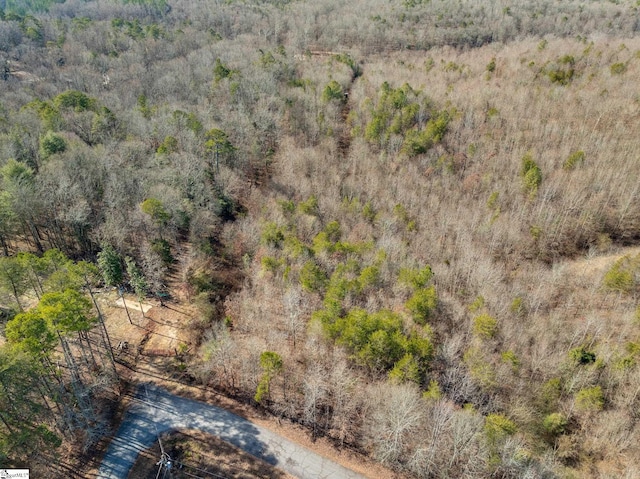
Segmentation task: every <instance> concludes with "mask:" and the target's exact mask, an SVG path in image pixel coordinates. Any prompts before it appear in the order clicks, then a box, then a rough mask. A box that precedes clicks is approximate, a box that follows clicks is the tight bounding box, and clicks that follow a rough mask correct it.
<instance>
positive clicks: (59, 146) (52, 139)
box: [40, 131, 67, 159]
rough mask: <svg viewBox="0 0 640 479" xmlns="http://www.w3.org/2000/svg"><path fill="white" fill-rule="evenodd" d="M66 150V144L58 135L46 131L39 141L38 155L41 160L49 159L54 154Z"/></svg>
mask: <svg viewBox="0 0 640 479" xmlns="http://www.w3.org/2000/svg"><path fill="white" fill-rule="evenodd" d="M66 149H67V142H66V141H65V140H64V138H62V137H61V136H60V135H56V134H55V133H54V132H52V131H48V132H47V134H46V135H44V136H43V137H42V138H41V139H40V155H41V156H42V157H43V158H45V159H46V158H49V157H50V156H51V155H54V154H56V153H62V152H64V151H65V150H66Z"/></svg>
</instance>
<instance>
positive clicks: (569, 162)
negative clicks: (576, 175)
mask: <svg viewBox="0 0 640 479" xmlns="http://www.w3.org/2000/svg"><path fill="white" fill-rule="evenodd" d="M582 163H584V151H582V150H579V151H574V152H573V153H571V154H570V155H569V157H568V158H567V159H566V160H565V162H564V163H563V164H562V168H564V169H565V170H573V169H574V168H575V167H577V166H578V165H581V164H582Z"/></svg>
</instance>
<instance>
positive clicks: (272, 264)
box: [260, 256, 283, 273]
mask: <svg viewBox="0 0 640 479" xmlns="http://www.w3.org/2000/svg"><path fill="white" fill-rule="evenodd" d="M260 263H261V264H262V269H263V271H269V272H271V273H275V272H276V270H277V269H278V268H280V266H282V264H283V261H282V260H279V259H277V258H274V257H273V256H263V257H262V259H261V260H260Z"/></svg>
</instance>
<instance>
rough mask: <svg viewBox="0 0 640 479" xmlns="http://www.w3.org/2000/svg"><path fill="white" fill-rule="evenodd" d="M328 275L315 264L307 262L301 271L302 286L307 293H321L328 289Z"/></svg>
mask: <svg viewBox="0 0 640 479" xmlns="http://www.w3.org/2000/svg"><path fill="white" fill-rule="evenodd" d="M327 283H328V278H327V275H326V273H325V272H324V271H323V270H322V269H321V268H320V267H319V266H318V265H317V264H316V263H315V261H311V260H310V261H307V262H306V263H305V264H304V265H303V266H302V268H301V269H300V285H301V286H302V288H303V289H304V290H305V291H309V292H320V291H323V290H324V289H325V288H326V287H327Z"/></svg>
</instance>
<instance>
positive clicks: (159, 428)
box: [98, 384, 364, 479]
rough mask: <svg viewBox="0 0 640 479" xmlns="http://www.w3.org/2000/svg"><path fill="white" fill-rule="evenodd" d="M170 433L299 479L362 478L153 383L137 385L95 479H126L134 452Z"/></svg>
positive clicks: (277, 437)
mask: <svg viewBox="0 0 640 479" xmlns="http://www.w3.org/2000/svg"><path fill="white" fill-rule="evenodd" d="M173 429H197V430H200V431H203V432H207V433H210V434H214V435H216V436H218V437H219V438H221V439H223V440H225V441H227V442H230V443H231V444H233V445H235V446H237V447H239V448H241V449H243V450H245V451H247V452H248V453H250V454H252V455H254V456H256V457H259V458H260V459H263V460H264V461H266V462H268V463H269V464H273V465H274V466H277V467H279V468H280V469H283V470H285V471H287V472H288V473H290V474H292V475H294V476H296V477H299V478H301V479H338V478H345V479H364V476H362V475H360V474H358V473H356V472H353V471H351V470H350V469H346V468H345V467H343V466H341V465H339V464H337V463H335V462H333V461H331V460H329V459H327V458H325V457H323V456H321V455H319V454H316V453H314V452H313V451H310V450H309V449H306V448H304V447H302V446H300V445H298V444H296V443H294V442H292V441H289V440H288V439H285V438H283V437H281V436H279V435H277V434H275V433H273V432H271V431H270V430H268V429H265V428H263V427H260V426H258V425H256V424H253V423H251V422H250V421H248V420H246V419H244V418H242V417H240V416H237V415H235V414H233V413H230V412H228V411H226V410H224V409H221V408H219V407H216V406H212V405H209V404H205V403H202V402H199V401H194V400H192V399H186V398H183V397H180V396H176V395H174V394H171V393H170V392H168V391H166V390H164V389H162V388H160V387H158V386H156V385H153V384H146V385H141V386H140V387H139V388H138V390H137V392H136V395H135V398H134V400H133V403H132V405H131V407H130V408H129V410H128V411H127V413H126V414H125V417H124V419H123V421H122V424H121V425H120V429H119V430H118V432H117V434H116V436H115V437H114V438H113V440H112V441H111V444H110V445H109V449H108V450H107V453H106V455H105V457H104V459H103V461H102V465H101V466H100V470H99V471H98V478H100V479H126V477H127V474H128V472H129V470H130V469H131V467H132V466H133V463H134V462H135V460H136V457H137V456H138V454H139V453H140V452H142V451H143V450H145V449H147V448H148V447H150V446H151V445H152V444H153V443H154V441H156V440H157V435H158V434H160V433H163V432H166V431H169V430H173Z"/></svg>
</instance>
